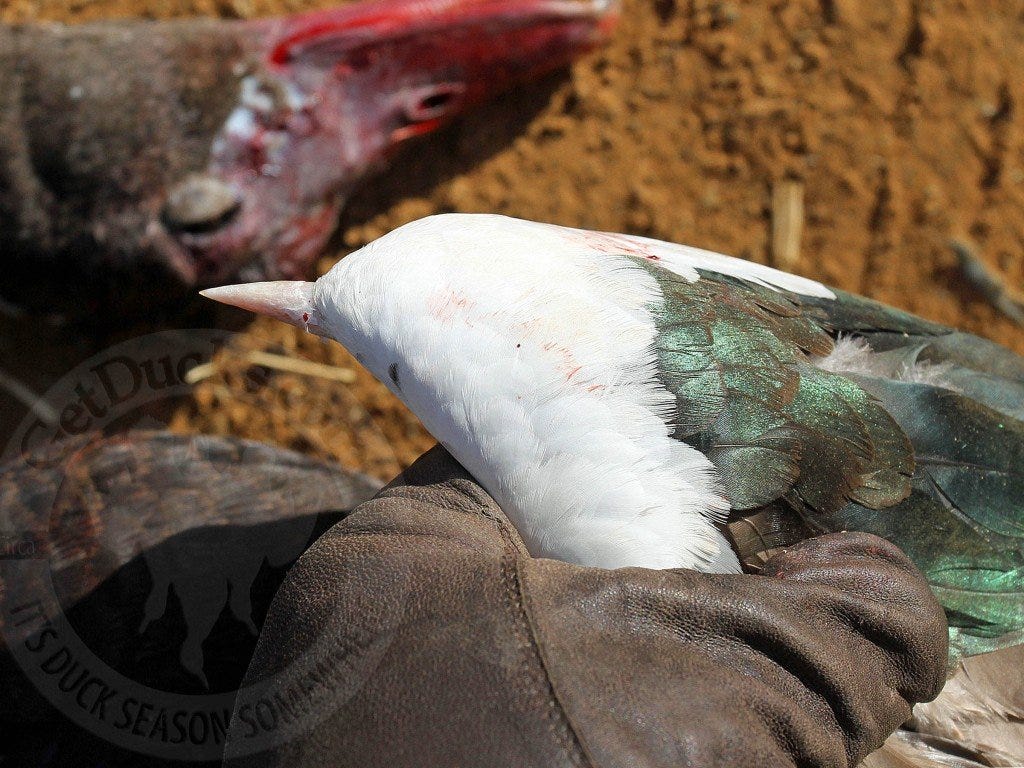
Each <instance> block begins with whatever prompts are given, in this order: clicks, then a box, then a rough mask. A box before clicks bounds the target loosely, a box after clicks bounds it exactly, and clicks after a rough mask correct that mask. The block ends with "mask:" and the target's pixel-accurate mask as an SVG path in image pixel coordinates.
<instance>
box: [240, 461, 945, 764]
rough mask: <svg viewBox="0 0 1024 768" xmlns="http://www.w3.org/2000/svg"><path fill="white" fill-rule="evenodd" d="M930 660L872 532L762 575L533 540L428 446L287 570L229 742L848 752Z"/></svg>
mask: <svg viewBox="0 0 1024 768" xmlns="http://www.w3.org/2000/svg"><path fill="white" fill-rule="evenodd" d="M945 661H946V625H945V619H944V616H943V614H942V611H941V609H940V608H939V606H938V604H937V603H936V601H935V600H934V598H933V597H932V595H931V593H930V592H929V590H928V586H927V585H926V583H925V581H924V579H923V578H922V577H921V576H920V575H919V574H918V572H917V571H916V570H915V569H914V567H913V566H912V565H911V564H910V562H909V561H908V560H907V558H906V557H905V556H904V555H903V553H902V552H900V550H898V549H897V548H896V547H894V546H892V545H891V544H888V543H887V542H885V541H883V540H881V539H878V538H875V537H873V536H870V535H866V534H852V533H851V534H836V535H830V536H825V537H822V538H819V539H815V540H811V541H807V542H805V543H803V544H801V545H799V546H797V547H793V548H792V549H790V550H789V551H787V552H784V553H782V554H779V555H776V556H775V557H774V558H772V559H771V560H770V561H769V562H768V564H767V566H766V567H765V569H764V573H763V575H759V576H749V575H703V574H700V573H696V572H692V571H653V570H644V569H636V568H631V569H623V570H617V571H605V570H600V569H595V568H582V567H579V566H575V565H569V564H566V563H561V562H556V561H552V560H540V559H534V558H532V557H530V556H529V555H528V554H527V552H526V550H525V548H524V546H523V543H522V541H521V540H520V538H519V536H518V535H517V533H516V531H515V530H514V528H513V527H512V525H511V524H510V523H509V521H508V520H507V519H506V517H505V516H504V515H503V514H502V512H501V511H500V510H499V508H498V507H497V505H496V504H495V503H494V502H493V501H492V500H491V499H490V497H489V496H487V494H486V493H485V492H484V491H483V490H482V489H481V488H480V487H479V486H478V485H476V483H475V482H474V481H473V480H472V479H471V478H470V477H469V476H468V475H467V474H466V473H465V471H464V470H463V469H462V468H461V467H460V466H459V465H458V464H456V463H455V462H454V460H453V459H452V458H451V457H450V456H449V455H448V454H447V453H446V452H444V451H443V450H442V449H439V448H437V449H434V450H433V451H431V452H430V453H428V454H427V455H426V456H424V457H423V458H421V459H420V461H418V462H417V463H416V464H415V465H414V466H413V467H412V468H410V469H409V470H408V471H407V472H406V473H405V474H404V475H403V476H402V477H400V478H399V479H398V480H396V481H395V482H394V483H393V484H392V485H391V486H389V487H388V488H386V489H385V490H384V491H382V492H381V493H380V495H379V496H378V497H377V498H376V499H374V500H373V501H370V502H367V503H366V504H364V505H362V506H361V507H360V508H358V509H357V510H356V511H355V512H354V513H353V514H352V515H351V516H349V517H348V518H347V519H345V520H344V521H343V522H341V523H339V524H338V525H336V526H335V527H334V528H332V529H331V530H330V531H329V532H328V533H327V534H325V535H324V536H323V537H322V538H320V540H319V541H318V542H317V543H316V544H315V545H314V546H313V547H312V549H310V550H309V551H308V552H307V553H306V554H305V555H304V556H303V557H302V558H301V559H300V560H299V561H298V563H297V564H296V565H295V567H294V568H293V569H292V571H291V572H290V574H289V576H288V578H287V580H286V582H285V584H284V586H283V587H282V589H281V591H280V592H279V593H278V595H277V596H276V598H275V600H274V603H273V605H272V608H271V611H270V614H269V616H268V618H267V621H266V624H265V625H264V629H263V633H262V636H261V638H260V641H259V644H258V647H257V651H256V654H255V656H254V659H253V662H252V664H251V665H250V668H249V673H248V676H247V679H248V680H249V682H250V683H254V684H256V683H257V682H258V681H260V680H261V679H262V681H263V682H262V683H261V684H257V685H254V687H253V688H251V689H249V691H247V692H246V694H245V695H244V696H243V697H242V698H240V699H239V701H238V703H237V704H236V709H235V715H234V718H233V720H232V727H231V733H230V739H231V741H230V743H229V748H228V751H227V754H228V756H229V757H231V756H237V757H238V758H240V762H242V763H244V764H245V765H251V764H254V763H258V764H262V765H275V766H296V767H297V766H360V767H366V766H386V767H387V768H404V766H417V767H419V766H476V765H479V766H488V767H490V768H493V767H495V766H517V768H525V767H528V766H544V767H545V768H550V767H553V766H599V767H600V768H606V767H607V768H610V767H611V766H642V767H647V766H673V767H675V766H690V765H692V766H716V765H720V766H736V767H737V768H742V767H743V766H755V765H756V766H786V765H801V766H852V765H854V764H856V763H857V762H858V761H859V760H860V759H861V758H862V757H864V756H865V755H866V754H867V753H868V752H869V751H870V750H872V749H873V748H875V747H876V746H878V745H879V744H881V743H882V741H883V740H884V739H885V737H886V736H887V735H888V734H889V732H890V731H892V730H893V729H894V728H896V727H897V726H898V725H899V724H900V723H901V722H902V721H903V720H904V719H906V718H907V717H908V715H909V714H910V707H911V704H912V703H913V702H918V701H923V700H926V699H930V698H932V697H934V696H935V695H936V694H937V693H938V691H939V689H940V687H941V685H942V683H943V679H944V671H945ZM260 747H269V750H268V751H264V752H263V753H262V754H261V755H260V756H259V758H258V759H256V758H254V756H253V751H254V750H255V749H257V748H260Z"/></svg>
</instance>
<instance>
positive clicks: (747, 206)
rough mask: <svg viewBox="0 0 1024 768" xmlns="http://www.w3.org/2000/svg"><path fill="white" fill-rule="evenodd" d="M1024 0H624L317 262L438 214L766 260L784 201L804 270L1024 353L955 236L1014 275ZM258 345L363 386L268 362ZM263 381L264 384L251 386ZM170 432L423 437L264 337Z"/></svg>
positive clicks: (396, 185) (1015, 282)
mask: <svg viewBox="0 0 1024 768" xmlns="http://www.w3.org/2000/svg"><path fill="white" fill-rule="evenodd" d="M330 4H331V3H329V2H326V1H325V0H317V2H312V1H311V0H0V20H3V21H8V22H10V21H25V20H32V19H43V18H45V19H56V20H73V21H81V20H87V19H97V18H102V17H116V16H127V15H144V16H149V17H170V16H181V15H186V14H190V13H196V14H221V15H224V16H239V17H249V16H253V15H259V14H266V13H274V12H292V11H297V10H304V9H308V8H313V7H325V6H327V5H330ZM1022 41H1024V3H1022V2H1020V0H1017V1H1015V2H1010V1H1009V0H1005V1H1004V2H996V1H995V0H987V1H986V0H980V1H979V2H970V3H967V2H955V1H954V0H908V1H907V2H901V3H894V4H889V3H877V2H870V1H869V0H770V1H768V2H739V1H738V0H737V1H736V2H711V1H708V0H627V2H626V3H625V7H624V9H623V14H622V22H621V24H620V26H619V28H618V30H617V32H616V34H615V38H614V40H613V42H612V43H611V44H610V45H609V46H608V47H607V48H605V49H603V50H601V51H599V52H596V53H594V54H592V55H590V56H589V57H587V58H586V59H584V60H583V61H581V62H580V63H578V64H577V65H576V66H575V67H574V68H573V69H572V71H571V72H570V73H569V74H567V75H563V76H562V77H560V78H553V79H551V80H550V81H549V82H548V83H546V84H540V85H538V86H536V87H530V88H524V89H522V90H521V92H520V93H517V94H514V95H512V96H509V97H506V98H505V99H503V100H502V101H501V102H500V103H496V104H492V105H490V106H489V107H487V108H485V109H483V110H482V111H480V112H478V113H476V114H475V115H473V116H471V117H469V118H467V119H465V120H463V121H462V122H460V123H459V124H458V125H455V126H453V127H452V128H450V129H448V130H446V131H445V132H443V133H442V134H441V135H439V136H435V137H433V138H431V139H429V140H427V141H425V142H424V143H422V144H420V145H419V146H418V147H417V148H416V149H415V150H413V151H412V152H407V153H406V154H405V155H404V157H401V158H399V159H398V161H397V162H396V163H395V165H394V166H393V167H392V169H391V170H390V171H388V172H387V173H386V174H385V175H384V176H383V177H381V178H378V179H376V180H373V181H370V182H369V183H368V184H367V185H366V186H365V187H364V188H363V190H362V191H361V192H360V193H359V194H358V196H357V197H356V198H355V199H354V200H352V201H351V202H350V204H349V206H348V208H347V210H346V212H345V213H344V214H343V217H342V221H341V226H340V229H339V234H338V237H337V238H336V244H335V247H334V248H333V250H332V252H331V254H330V255H329V257H327V258H325V259H324V260H323V262H322V264H321V268H323V269H326V268H327V267H329V266H330V264H331V263H332V262H333V261H334V260H335V259H337V258H338V257H340V256H342V255H343V254H344V253H345V252H347V251H350V250H352V249H354V248H356V247H358V246H360V245H362V244H364V243H366V242H367V241H369V240H371V239H372V238H374V237H376V236H378V235H380V234H382V233H383V232H385V231H387V230H389V229H391V228H393V227H395V226H397V225H399V224H402V223H404V222H406V221H408V220H411V219H413V218H417V217H419V216H423V215H425V214H429V213H432V212H437V211H453V210H454V211H497V212H501V213H507V214H511V215H515V216H521V217H526V218H534V219H540V220H546V221H553V222H558V223H562V224H569V225H576V226H583V227H589V228H599V229H606V230H622V231H630V232H635V233H640V234H645V235H650V236H654V237H660V238H666V239H669V240H676V241H680V242H686V243H690V244H694V245H699V246H703V247H706V248H711V249H715V250H719V251H723V252H726V253H730V254H734V255H737V256H742V257H744V258H748V259H753V260H755V261H759V262H766V263H773V259H776V257H777V254H773V253H772V247H771V243H772V225H773V218H774V216H773V205H772V192H773V189H775V188H776V187H777V186H778V185H780V184H783V183H786V182H787V181H793V182H797V183H798V185H799V186H800V187H802V190H803V198H804V219H803V220H804V227H803V237H802V241H801V247H800V251H799V255H798V257H797V258H796V260H795V261H794V262H793V263H792V265H791V267H790V268H791V269H792V270H794V271H796V272H799V273H801V274H805V275H808V276H811V277H814V278H817V279H820V280H823V281H825V282H827V283H830V284H832V285H835V286H838V287H841V288H845V289H848V290H852V291H858V292H861V293H865V294H867V295H868V296H872V297H874V298H877V299H880V300H883V301H886V302H890V303H892V304H895V305H897V306H900V307H904V308H906V309H909V310H911V311H914V312H917V313H919V314H921V315H924V316H925V317H928V318H931V319H934V320H939V321H942V322H945V323H950V324H955V325H959V326H962V327H964V328H966V329H968V330H971V331H974V332H976V333H979V334H982V335H984V336H988V337H990V338H993V339H995V340H997V341H1000V342H1002V343H1004V344H1006V345H1008V346H1010V347H1012V348H1014V349H1015V350H1017V351H1018V352H1024V332H1022V330H1021V329H1020V328H1019V327H1017V326H1015V325H1014V324H1013V323H1012V322H1011V321H1010V320H1008V319H1006V318H1005V317H1003V316H1001V315H1000V314H999V313H998V312H996V311H995V310H994V309H992V308H991V307H990V306H989V305H988V304H987V303H986V302H985V300H984V299H983V298H982V297H981V296H979V295H978V294H977V293H976V292H975V291H973V290H972V289H970V288H969V287H968V286H966V285H965V284H964V281H963V279H962V277H961V275H960V273H959V272H958V269H957V266H956V259H955V257H954V255H953V253H952V251H951V250H950V249H949V247H948V240H949V239H950V238H953V237H956V238H961V239H969V240H971V241H972V242H973V243H974V244H975V246H976V248H977V253H978V255H979V257H980V258H981V259H982V260H983V261H985V262H986V263H987V264H988V265H989V266H990V267H991V268H992V269H993V270H995V271H996V272H997V273H998V274H1000V275H1001V276H1002V277H1004V278H1005V280H1006V282H1007V284H1009V285H1011V286H1020V285H1022V283H1024V132H1022V110H1024V43H1022ZM251 350H270V351H273V352H277V353H282V354H286V355H292V356H296V357H302V358H308V359H309V360H313V361H318V362H322V363H328V364H330V365H333V366H339V367H342V368H349V369H352V370H353V371H356V378H355V382H354V383H351V384H346V383H342V382H339V381H334V380H330V379H325V378H322V377H319V376H311V375H299V374H292V373H284V372H274V371H272V372H271V373H270V375H269V376H267V377H265V383H261V384H259V385H253V383H252V377H251V376H247V375H246V372H247V370H249V369H250V368H251V365H252V364H251V362H249V361H247V360H246V359H245V354H246V353H248V352H249V351H251ZM261 381H263V379H262V378H261ZM172 426H173V427H174V428H175V429H178V430H183V431H210V432H217V433H231V434H238V435H244V436H247V437H254V438H260V439H264V440H268V441H271V442H274V443H278V444H281V445H285V446H291V447H297V448H299V449H301V450H304V451H308V452H311V453H314V454H317V455H321V456H325V457H332V458H336V459H338V460H340V461H342V462H344V463H345V464H346V465H349V466H352V467H356V468H362V469H365V470H367V471H369V472H371V473H373V474H375V475H378V476H380V477H382V478H386V477H389V476H391V475H393V474H394V473H395V472H396V471H398V470H399V469H400V468H401V467H402V466H403V465H406V464H407V463H408V462H410V461H411V460H412V459H414V458H415V457H416V456H417V455H418V454H419V453H420V452H421V451H423V450H424V449H425V448H427V447H428V446H429V445H430V444H431V440H430V439H429V437H428V436H427V435H426V434H425V433H424V432H423V430H422V428H421V427H420V426H419V425H418V423H417V422H416V420H415V419H414V418H413V417H412V416H411V415H409V414H408V413H407V412H406V411H405V409H404V408H403V407H402V406H401V405H400V404H398V403H396V402H395V400H394V399H393V398H392V397H391V396H390V395H389V394H388V393H387V392H386V390H385V389H384V388H383V387H382V386H380V385H378V384H377V383H375V382H374V381H373V380H371V379H370V378H369V376H368V375H366V374H365V373H363V372H362V371H359V370H358V366H356V364H355V363H354V362H353V361H352V360H350V359H349V358H348V356H347V355H346V354H345V353H344V352H343V351H342V350H340V349H339V348H337V347H336V346H332V347H328V346H325V345H322V344H320V343H319V342H318V341H317V340H315V339H313V338H312V337H309V336H304V335H302V334H299V333H296V332H294V331H293V330H292V329H289V328H285V327H283V326H281V325H279V324H275V323H273V322H265V321H262V320H259V321H256V322H254V323H253V324H252V325H251V326H250V327H249V329H248V330H247V331H246V332H245V333H243V334H241V335H240V336H239V337H238V338H237V339H236V342H235V344H234V345H233V346H232V347H231V348H229V349H226V350H224V351H223V352H222V353H221V354H220V355H219V357H218V358H217V360H216V361H215V368H214V370H213V371H212V373H211V375H210V376H209V377H208V378H206V379H205V380H203V381H202V382H201V383H199V384H198V385H197V386H196V388H195V394H194V398H193V401H192V402H190V403H186V404H184V405H182V406H181V407H180V408H179V409H178V410H177V412H176V413H175V414H174V416H173V419H172Z"/></svg>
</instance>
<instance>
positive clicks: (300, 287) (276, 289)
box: [199, 280, 320, 333]
mask: <svg viewBox="0 0 1024 768" xmlns="http://www.w3.org/2000/svg"><path fill="white" fill-rule="evenodd" d="M313 285H314V283H310V282H305V281H303V280H275V281H272V282H264V283H240V284H238V285H222V286H219V287H217V288H207V289H206V290H204V291H200V292H199V293H200V295H202V296H205V297H206V298H208V299H213V300H214V301H219V302H220V303H221V304H228V305H230V306H232V307H238V308H239V309H244V310H247V311H249V312H254V313H256V314H257V315H266V316H267V317H272V318H274V319H275V320H280V321H282V322H285V323H288V324H289V325H294V326H296V327H298V328H304V329H306V330H307V331H310V332H311V333H318V331H319V329H320V325H319V322H318V321H319V319H320V318H319V314H318V313H317V311H316V309H315V308H314V306H313Z"/></svg>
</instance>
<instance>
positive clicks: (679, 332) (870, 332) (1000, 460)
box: [643, 262, 1024, 654]
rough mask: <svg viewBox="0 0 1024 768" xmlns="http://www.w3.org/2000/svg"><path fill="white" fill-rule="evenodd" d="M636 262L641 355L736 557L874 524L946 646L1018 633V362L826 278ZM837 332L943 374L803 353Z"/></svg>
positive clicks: (1021, 601) (1021, 606)
mask: <svg viewBox="0 0 1024 768" xmlns="http://www.w3.org/2000/svg"><path fill="white" fill-rule="evenodd" d="M643 267H644V268H645V269H647V270H648V271H649V272H651V274H653V275H654V276H655V277H656V279H657V280H658V281H659V284H660V286H661V288H662V291H663V293H664V295H665V296H666V300H665V302H664V305H663V306H662V307H659V308H657V312H656V316H657V319H658V324H659V339H658V343H657V353H658V363H659V368H660V375H661V379H662V381H663V382H664V383H665V384H666V385H667V386H668V387H669V388H670V389H671V390H672V391H673V392H675V393H676V401H677V402H676V414H675V428H676V431H675V434H676V437H677V438H679V439H681V440H684V441H686V442H688V443H690V444H691V445H693V446H695V447H697V448H699V449H700V450H701V451H703V452H704V453H706V454H707V455H708V457H709V458H710V459H711V460H712V462H713V463H714V464H715V466H716V467H717V468H718V470H719V473H720V474H721V476H722V479H723V483H724V485H725V490H726V494H727V495H728V497H729V499H730V502H731V504H732V506H733V514H732V518H731V521H730V525H729V531H730V534H731V537H732V539H733V541H734V543H735V545H736V547H737V549H738V551H739V553H740V556H741V558H742V559H743V560H744V562H745V563H746V564H747V565H748V567H752V568H756V567H757V566H758V564H759V563H760V562H763V559H764V558H766V557H767V556H769V555H770V554H771V552H772V551H773V550H775V549H777V548H780V547H785V546H788V545H790V544H792V543H794V542H795V541H798V540H800V539H802V538H806V537H807V536H811V535H815V534H817V533H823V532H827V531H835V530H846V529H856V530H864V531H869V532H873V533H877V534H879V535H882V536H884V537H886V538H888V539H890V540H892V541H894V542H895V543H897V544H898V545H899V546H901V547H902V548H903V549H904V550H905V551H907V552H908V553H909V554H910V555H911V557H912V558H913V559H914V561H915V562H916V563H917V565H918V566H919V567H920V568H921V569H922V571H924V572H925V573H926V575H927V576H928V578H929V580H930V582H931V584H932V586H933V588H934V589H935V592H936V594H937V595H938V596H939V598H940V600H941V601H942V603H943V605H944V606H945V607H946V610H947V613H948V615H949V618H950V624H951V638H952V640H953V645H954V650H955V652H957V653H967V654H971V653H978V652H982V651H984V650H988V649H990V648H994V647H999V646H1001V645H1007V644H1012V643H1014V642H1021V641H1024V638H1021V633H1022V632H1024V551H1022V545H1024V479H1022V478H1024V476H1022V474H1021V469H1019V468H1021V467H1024V424H1022V422H1021V420H1020V418H1021V415H1022V413H1024V360H1021V358H1019V357H1017V356H1016V355H1013V354H1012V353H1011V352H1009V351H1007V350H1005V349H1003V348H1001V347H998V346H996V345H994V344H991V343H990V342H984V341H982V340H981V339H977V338H975V337H973V336H969V335H968V334H963V333H959V332H956V331H953V330H952V329H949V328H946V327H944V326H941V325H937V324H935V323H930V322H928V321H926V320H922V319H920V318H917V317H915V316H913V315H910V314H907V313H905V312H902V311H900V310H897V309H894V308H892V307H887V306H885V305H883V304H879V303H877V302H874V301H871V300H869V299H864V298H861V297H858V296H853V295H850V294H846V293H842V292H837V296H836V299H835V300H828V299H816V298H809V297H803V296H796V295H794V294H790V293H786V292H780V291H775V290H772V289H769V288H765V287H763V286H759V285H756V284H753V283H748V282H745V281H743V280H739V279H736V278H731V277H726V276H722V275H719V274H715V273H707V272H702V273H701V279H700V280H699V281H697V282H695V283H690V282H687V281H686V280H684V279H682V278H680V277H678V276H676V275H673V274H671V273H668V272H666V271H665V270H662V269H660V268H658V267H657V265H652V264H650V263H648V262H645V263H644V264H643ZM840 335H843V336H855V337H860V338H863V339H865V340H866V341H867V342H868V343H869V344H870V345H871V347H872V349H873V350H877V351H878V352H879V353H880V357H879V360H880V361H882V362H885V363H886V366H888V367H890V368H891V369H892V370H893V371H894V372H897V373H898V372H900V371H904V370H909V369H913V368H914V367H915V366H917V365H919V364H921V363H926V364H931V365H938V366H941V375H942V383H943V386H936V385H934V384H923V383H910V382H907V381H901V380H899V379H900V377H899V376H898V375H896V374H894V375H893V376H892V377H885V376H871V377H869V376H854V375H847V374H836V373H830V372H828V371H825V370H822V369H821V368H819V367H817V366H816V365H815V363H814V360H815V356H823V355H826V354H828V353H829V352H830V351H831V349H832V346H833V343H834V340H835V339H836V338H837V337H838V336H840ZM886 366H882V367H886ZM950 387H952V389H950Z"/></svg>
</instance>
